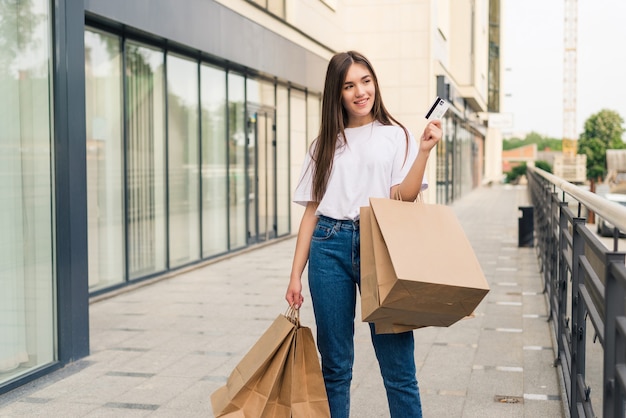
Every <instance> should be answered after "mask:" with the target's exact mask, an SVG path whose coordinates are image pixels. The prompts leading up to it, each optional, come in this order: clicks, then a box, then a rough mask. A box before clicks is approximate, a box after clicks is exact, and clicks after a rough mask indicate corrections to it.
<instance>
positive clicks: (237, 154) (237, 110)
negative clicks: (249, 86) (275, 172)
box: [228, 73, 248, 250]
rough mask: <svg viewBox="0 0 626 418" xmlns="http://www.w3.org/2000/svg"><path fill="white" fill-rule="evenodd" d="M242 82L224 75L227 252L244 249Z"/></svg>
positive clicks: (234, 77) (240, 79)
mask: <svg viewBox="0 0 626 418" xmlns="http://www.w3.org/2000/svg"><path fill="white" fill-rule="evenodd" d="M245 103H246V81H245V78H244V77H243V76H242V75H239V74H235V73H229V74H228V207H229V219H228V226H229V230H230V245H229V247H230V249H231V250H232V249H237V248H242V247H245V246H246V243H247V237H246V206H247V203H248V198H247V197H246V171H245V170H246V130H245V120H246V109H245Z"/></svg>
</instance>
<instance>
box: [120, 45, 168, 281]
mask: <svg viewBox="0 0 626 418" xmlns="http://www.w3.org/2000/svg"><path fill="white" fill-rule="evenodd" d="M163 60H164V54H163V51H160V50H155V49H151V48H147V47H144V46H140V45H138V44H135V43H131V42H128V43H127V45H126V83H127V84H126V86H127V87H126V108H127V111H126V112H127V113H126V129H127V131H126V136H127V149H126V159H127V173H126V176H127V186H126V187H127V194H128V198H127V206H128V209H127V212H128V221H127V223H128V224H127V228H128V269H129V276H130V278H131V279H133V278H137V277H142V276H146V275H149V274H152V273H157V272H160V271H163V270H165V268H166V263H165V262H166V256H165V251H166V239H165V94H164V80H163V68H164V65H163Z"/></svg>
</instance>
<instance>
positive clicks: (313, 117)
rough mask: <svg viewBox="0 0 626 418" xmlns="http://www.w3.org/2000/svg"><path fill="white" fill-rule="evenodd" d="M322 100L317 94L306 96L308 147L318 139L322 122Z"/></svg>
mask: <svg viewBox="0 0 626 418" xmlns="http://www.w3.org/2000/svg"><path fill="white" fill-rule="evenodd" d="M321 109H322V98H321V97H320V96H319V95H316V94H310V93H309V94H307V96H306V117H307V123H306V127H307V136H306V138H307V145H310V144H311V142H312V141H313V140H314V139H315V138H317V135H318V133H319V129H320V122H321Z"/></svg>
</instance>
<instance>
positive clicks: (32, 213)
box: [0, 0, 56, 384]
mask: <svg viewBox="0 0 626 418" xmlns="http://www.w3.org/2000/svg"><path fill="white" fill-rule="evenodd" d="M49 3H50V2H49V1H46V0H31V1H20V0H14V1H11V2H3V3H2V4H3V6H2V14H0V28H1V30H0V45H2V48H0V127H1V129H0V384H2V383H4V382H6V381H8V380H10V379H13V378H16V377H18V376H20V375H23V374H26V373H28V372H29V371H32V370H34V369H36V368H38V367H40V366H43V365H46V364H48V363H51V362H53V361H54V360H55V357H56V354H55V351H56V349H55V345H56V343H55V334H56V327H55V323H56V320H55V313H54V305H55V295H54V288H55V276H54V261H53V254H54V247H53V238H54V235H53V223H54V215H53V206H52V196H53V189H52V184H53V181H52V179H53V177H52V167H51V163H50V162H51V160H53V156H52V152H53V150H52V148H51V138H52V130H51V121H50V114H51V109H50V103H51V96H50V94H51V88H50V86H51V77H50V68H51V65H50V64H51V55H50V51H49V50H48V46H49V45H50V44H51V38H50V33H51V31H50V11H49V9H48V7H49Z"/></svg>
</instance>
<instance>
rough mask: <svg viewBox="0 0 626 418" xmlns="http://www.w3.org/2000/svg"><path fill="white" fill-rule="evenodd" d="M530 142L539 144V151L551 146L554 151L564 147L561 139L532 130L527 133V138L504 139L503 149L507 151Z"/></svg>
mask: <svg viewBox="0 0 626 418" xmlns="http://www.w3.org/2000/svg"><path fill="white" fill-rule="evenodd" d="M530 144H537V149H538V150H539V151H543V150H545V149H546V148H550V149H551V150H553V151H560V150H561V149H562V145H561V139H557V138H549V137H547V136H542V135H540V134H538V133H537V132H531V133H529V134H527V135H526V137H525V138H510V139H505V140H504V141H502V149H503V150H504V151H507V150H512V149H515V148H519V147H523V146H524V145H530Z"/></svg>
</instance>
